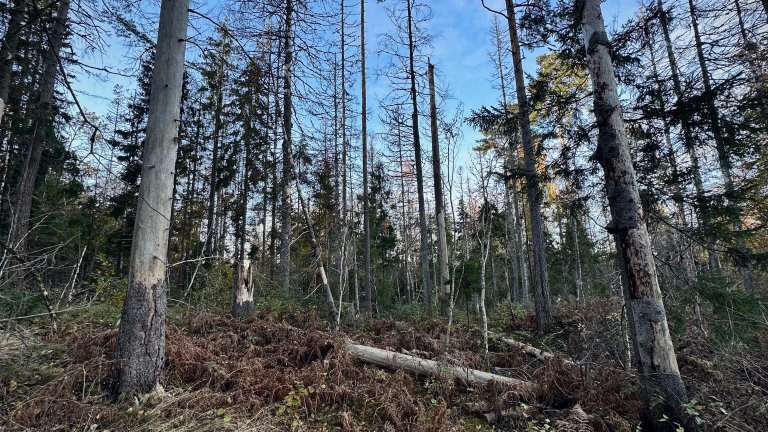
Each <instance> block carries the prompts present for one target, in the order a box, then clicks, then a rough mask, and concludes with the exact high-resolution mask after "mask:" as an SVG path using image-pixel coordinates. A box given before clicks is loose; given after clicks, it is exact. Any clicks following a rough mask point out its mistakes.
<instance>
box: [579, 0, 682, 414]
mask: <svg viewBox="0 0 768 432" xmlns="http://www.w3.org/2000/svg"><path fill="white" fill-rule="evenodd" d="M575 10H576V15H575V16H576V19H578V20H579V21H578V22H579V23H580V25H581V28H582V32H583V36H584V45H585V47H586V52H587V56H588V63H589V71H590V76H591V79H592V88H593V97H594V112H595V118H596V121H597V127H598V143H597V149H596V150H595V158H596V159H597V161H598V162H599V163H600V165H601V166H602V167H603V171H604V173H605V185H606V195H607V198H608V203H609V207H610V210H611V217H612V220H611V222H610V225H609V227H608V230H609V232H611V233H612V234H614V236H615V239H616V246H617V249H618V251H617V252H618V253H619V255H620V256H621V258H622V259H621V264H622V266H623V268H622V271H623V273H624V278H625V282H626V283H625V284H624V285H625V288H626V290H627V293H626V296H625V297H626V299H627V302H626V306H627V311H628V317H629V324H630V327H632V328H633V331H632V332H631V333H632V335H633V339H634V341H633V342H634V345H635V352H636V353H637V354H638V358H637V360H636V366H637V368H638V372H639V373H640V378H641V380H642V383H643V389H644V392H645V395H646V398H647V402H648V404H649V408H650V413H649V414H650V416H649V417H648V421H650V422H652V423H658V421H659V419H661V418H662V414H667V415H669V416H674V417H677V414H678V410H679V409H680V407H681V405H682V404H683V403H684V402H685V401H686V400H687V396H686V391H685V387H684V385H683V380H682V378H681V377H680V371H679V369H678V367H677V358H676V356H675V350H674V347H673V346H672V339H671V336H670V333H669V328H668V326H667V316H666V311H665V310H664V303H663V301H662V296H661V289H660V287H659V282H658V279H657V276H656V266H655V263H654V258H653V251H652V250H651V241H650V238H649V236H648V231H647V229H646V224H645V214H644V212H643V208H642V205H641V202H640V194H639V192H638V184H637V179H636V177H635V169H634V167H633V166H632V158H631V155H630V152H629V142H628V138H627V133H626V129H625V126H624V120H623V118H622V111H621V104H620V101H619V95H618V91H617V84H616V78H615V75H614V69H613V63H612V61H611V54H610V42H609V40H608V35H607V34H606V32H605V25H604V22H603V16H602V13H601V11H600V0H577V1H576V8H575Z"/></svg>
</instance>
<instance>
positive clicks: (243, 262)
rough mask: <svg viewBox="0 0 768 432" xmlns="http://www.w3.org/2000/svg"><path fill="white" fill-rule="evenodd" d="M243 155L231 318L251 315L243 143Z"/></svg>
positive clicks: (247, 148)
mask: <svg viewBox="0 0 768 432" xmlns="http://www.w3.org/2000/svg"><path fill="white" fill-rule="evenodd" d="M244 146H245V151H244V153H245V155H244V157H243V158H242V161H241V166H242V173H243V174H242V176H243V178H242V186H241V196H240V203H239V205H240V208H239V209H238V210H239V211H240V216H239V218H238V219H239V224H238V225H237V229H236V233H237V234H236V238H237V256H236V260H237V273H236V275H235V278H234V280H233V281H232V282H233V285H234V289H233V291H234V292H233V297H232V309H231V313H232V316H235V317H240V316H249V315H252V314H253V262H252V261H251V258H250V257H249V256H247V255H246V254H247V252H246V250H245V245H246V232H247V230H246V226H247V225H246V224H247V222H248V193H249V187H250V181H249V177H250V171H249V169H248V167H249V164H250V160H251V151H250V146H249V145H248V144H247V143H244Z"/></svg>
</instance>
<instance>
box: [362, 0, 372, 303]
mask: <svg viewBox="0 0 768 432" xmlns="http://www.w3.org/2000/svg"><path fill="white" fill-rule="evenodd" d="M360 92H361V95H360V98H361V103H362V106H361V122H362V130H361V133H362V136H361V139H362V141H363V255H364V257H363V261H364V263H363V265H364V267H365V270H364V272H365V273H364V274H365V282H364V285H365V288H364V289H365V307H364V310H365V313H366V314H368V315H371V314H372V313H373V297H371V296H372V295H373V293H372V291H371V222H370V218H371V216H370V214H369V213H368V212H369V211H370V209H369V203H368V199H369V197H368V99H367V97H366V82H365V0H360Z"/></svg>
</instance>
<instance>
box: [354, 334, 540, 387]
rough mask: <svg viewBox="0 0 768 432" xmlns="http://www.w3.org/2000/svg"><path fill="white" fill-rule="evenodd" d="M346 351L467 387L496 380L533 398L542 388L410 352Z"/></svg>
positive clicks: (370, 361) (364, 348)
mask: <svg viewBox="0 0 768 432" xmlns="http://www.w3.org/2000/svg"><path fill="white" fill-rule="evenodd" d="M344 350H345V351H346V352H347V353H349V354H351V355H353V356H354V357H355V358H357V359H358V360H360V361H361V362H363V363H368V364H373V365H376V366H381V367H387V368H393V369H403V370H405V371H408V372H411V373H415V374H419V375H428V376H434V375H444V376H448V377H451V378H453V379H455V380H458V381H460V382H461V383H462V384H464V385H466V386H482V385H484V384H486V383H488V382H490V381H496V382H498V383H501V384H506V385H508V386H510V387H512V388H514V389H515V390H516V391H517V392H519V393H520V394H521V395H523V396H525V397H526V398H528V399H531V398H532V396H533V394H534V393H535V392H536V391H538V390H539V386H538V385H536V384H534V383H532V382H529V381H523V380H519V379H516V378H510V377H505V376H502V375H496V374H492V373H488V372H483V371H479V370H476V369H469V368H465V367H461V366H452V365H447V364H444V363H438V362H436V361H433V360H427V359H423V358H420V357H414V356H411V355H407V354H400V353H396V352H392V351H386V350H383V349H379V348H373V347H369V346H365V345H356V344H353V343H347V344H345V345H344Z"/></svg>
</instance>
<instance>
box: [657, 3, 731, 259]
mask: <svg viewBox="0 0 768 432" xmlns="http://www.w3.org/2000/svg"><path fill="white" fill-rule="evenodd" d="M656 5H657V7H658V9H659V11H658V13H659V24H661V30H662V35H663V36H664V46H665V48H666V51H667V60H668V61H669V68H670V73H671V75H672V84H673V87H672V88H673V90H674V92H675V98H676V99H677V107H678V108H679V109H680V128H681V129H682V132H683V146H684V147H685V150H686V152H687V153H688V156H689V157H690V159H691V176H692V178H693V185H694V188H695V189H696V212H697V215H698V217H699V222H700V223H701V224H702V225H707V224H708V222H707V221H708V216H707V215H706V214H705V211H706V210H705V204H706V203H705V189H704V183H703V182H702V180H701V170H700V168H699V157H698V154H697V153H696V142H695V141H694V139H693V132H692V127H691V118H690V114H689V110H687V109H686V108H685V107H683V106H682V105H683V104H684V103H685V102H684V98H685V96H684V93H683V85H682V82H681V80H680V71H679V69H678V67H677V60H676V59H675V52H674V50H673V47H672V37H671V35H670V31H669V22H668V21H667V12H666V11H665V10H664V4H663V0H656ZM714 248H715V242H714V240H713V239H712V238H711V236H710V238H708V239H707V255H708V257H709V266H710V268H711V269H713V270H715V271H720V257H719V256H718V255H717V252H715V250H714Z"/></svg>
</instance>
